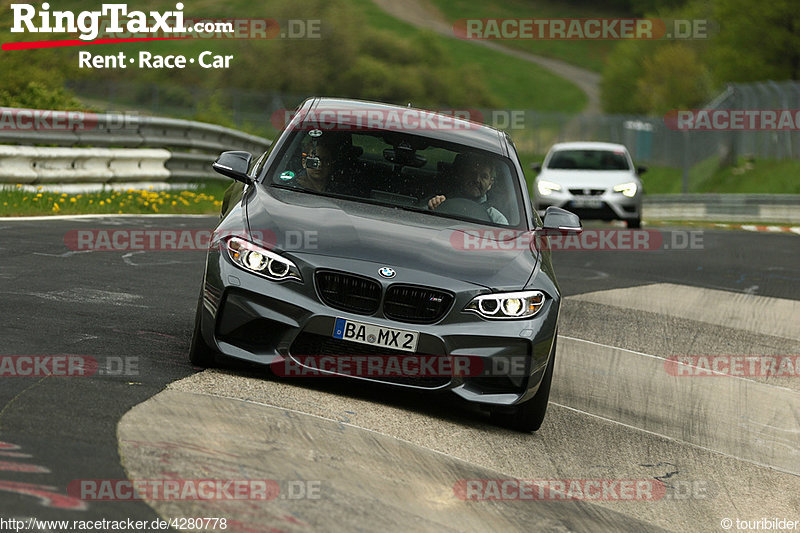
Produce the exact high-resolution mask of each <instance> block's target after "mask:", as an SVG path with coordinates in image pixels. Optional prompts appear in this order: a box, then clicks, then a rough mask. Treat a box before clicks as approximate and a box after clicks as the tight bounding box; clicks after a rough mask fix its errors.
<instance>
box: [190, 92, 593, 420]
mask: <svg viewBox="0 0 800 533" xmlns="http://www.w3.org/2000/svg"><path fill="white" fill-rule="evenodd" d="M214 168H215V169H216V170H217V171H218V172H220V173H221V174H223V175H226V176H228V177H230V178H233V179H234V180H236V182H235V186H233V187H232V188H231V189H229V194H227V195H226V200H225V203H224V205H223V214H222V218H221V221H220V223H219V224H218V226H217V227H216V229H215V231H214V236H213V238H212V242H211V246H210V247H209V251H208V255H207V259H206V265H205V273H204V276H203V282H202V287H201V291H200V297H199V302H198V306H197V313H196V317H195V327H194V334H193V338H192V344H191V348H190V354H189V358H190V360H191V362H192V363H193V364H195V365H197V366H203V367H205V366H211V365H213V364H214V362H215V360H216V359H217V358H219V357H228V358H237V359H242V360H246V361H250V362H254V363H258V364H262V365H265V366H268V367H269V368H271V369H272V371H273V372H275V373H276V374H279V375H287V376H291V375H325V376H341V377H345V378H350V379H355V380H367V381H372V382H379V383H383V384H385V385H386V386H388V387H404V388H411V389H416V390H420V391H430V392H436V391H450V392H452V393H454V394H457V395H458V396H460V397H461V398H464V399H466V400H468V401H471V402H477V403H479V404H482V405H483V406H485V407H486V408H487V409H488V410H489V411H490V412H491V413H492V416H493V417H494V418H495V419H496V420H497V421H498V422H499V423H501V424H503V425H506V426H508V427H512V428H515V429H518V430H521V431H535V430H537V429H539V427H540V425H541V423H542V420H543V419H544V416H545V411H546V408H547V402H548V396H549V393H550V383H551V380H552V377H553V366H554V358H555V353H556V334H557V330H558V316H559V308H560V303H561V293H560V290H559V286H558V283H557V282H556V277H555V274H554V272H553V266H552V264H551V260H550V253H549V251H547V246H542V245H541V243H542V242H545V241H546V236H543V233H544V232H545V231H558V232H570V231H580V229H581V226H580V220H579V219H578V217H577V216H575V215H573V214H572V213H569V212H567V211H564V210H562V209H559V208H556V207H553V208H551V209H549V210H548V211H547V213H545V215H544V217H543V219H541V218H540V217H539V215H538V214H537V213H536V211H535V210H534V209H533V206H532V203H531V201H530V197H529V194H528V188H527V185H526V181H525V177H524V175H523V172H522V168H521V167H520V162H519V159H518V157H517V154H516V150H515V148H514V145H513V144H512V142H511V139H510V137H509V136H508V135H507V134H506V133H503V132H501V131H498V130H495V129H493V128H490V127H487V126H484V125H481V124H477V123H474V122H470V121H467V120H463V119H458V118H455V117H452V116H448V115H444V114H439V113H434V112H430V111H424V110H419V109H412V108H404V107H396V106H391V105H386V104H378V103H371V102H363V101H355V100H345V99H331V98H312V99H308V100H306V101H305V102H304V103H303V104H302V105H301V106H300V107H299V108H298V109H297V111H296V112H295V113H294V115H293V116H292V117H291V120H289V121H288V124H287V125H286V127H285V128H284V129H283V131H282V132H281V133H280V134H279V136H278V137H277V139H276V140H275V141H274V142H273V143H272V145H271V146H270V147H269V149H268V150H267V152H266V153H264V154H263V155H260V157H258V158H253V157H252V156H251V155H250V154H248V153H246V152H225V153H223V154H222V155H220V157H219V158H218V159H217V161H216V162H215V163H214ZM543 239H544V240H543Z"/></svg>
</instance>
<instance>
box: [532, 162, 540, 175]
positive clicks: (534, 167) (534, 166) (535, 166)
mask: <svg viewBox="0 0 800 533" xmlns="http://www.w3.org/2000/svg"><path fill="white" fill-rule="evenodd" d="M531 170H533V171H535V172H537V173H538V172H541V171H542V164H541V163H531Z"/></svg>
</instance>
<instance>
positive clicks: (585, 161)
mask: <svg viewBox="0 0 800 533" xmlns="http://www.w3.org/2000/svg"><path fill="white" fill-rule="evenodd" d="M547 168H553V169H564V170H566V169H570V170H630V165H629V164H628V158H627V156H626V155H625V152H624V151H622V150H559V151H558V152H555V153H553V155H552V157H550V161H549V162H548V163H547Z"/></svg>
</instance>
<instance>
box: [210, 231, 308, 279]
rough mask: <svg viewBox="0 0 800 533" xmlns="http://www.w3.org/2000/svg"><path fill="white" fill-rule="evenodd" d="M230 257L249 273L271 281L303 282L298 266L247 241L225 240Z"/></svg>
mask: <svg viewBox="0 0 800 533" xmlns="http://www.w3.org/2000/svg"><path fill="white" fill-rule="evenodd" d="M225 248H227V250H228V257H230V258H231V261H233V262H234V264H235V265H236V266H239V267H241V268H243V269H245V270H247V271H248V272H253V273H255V274H258V275H260V276H264V277H265V278H269V279H271V280H276V281H278V280H283V279H296V280H298V281H301V280H302V279H303V278H302V277H300V270H299V269H298V268H297V265H295V264H294V263H292V262H291V261H290V260H288V259H286V258H285V257H283V256H280V255H278V254H276V253H274V252H270V251H269V250H265V249H264V248H262V247H260V246H258V245H256V244H253V243H252V242H250V241H246V240H244V239H241V238H239V237H228V238H227V239H226V240H225Z"/></svg>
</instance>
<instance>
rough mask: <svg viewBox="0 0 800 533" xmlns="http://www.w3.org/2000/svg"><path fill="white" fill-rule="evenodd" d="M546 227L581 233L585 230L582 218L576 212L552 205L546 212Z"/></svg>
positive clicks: (544, 219)
mask: <svg viewBox="0 0 800 533" xmlns="http://www.w3.org/2000/svg"><path fill="white" fill-rule="evenodd" d="M542 222H543V223H544V229H546V230H558V231H569V232H576V233H580V232H581V231H583V226H582V225H581V219H580V217H578V215H576V214H575V213H570V212H569V211H567V210H566V209H561V208H560V207H556V206H554V205H551V206H550V207H548V208H547V210H546V211H545V212H544V218H543V219H542Z"/></svg>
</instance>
